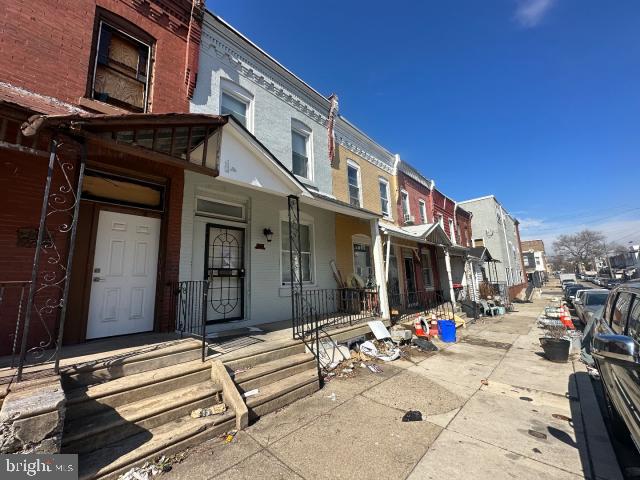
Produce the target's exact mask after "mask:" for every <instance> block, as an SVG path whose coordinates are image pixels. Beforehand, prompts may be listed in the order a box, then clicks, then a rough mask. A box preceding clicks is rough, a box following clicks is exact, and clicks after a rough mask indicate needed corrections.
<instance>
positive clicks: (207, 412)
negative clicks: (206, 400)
mask: <svg viewBox="0 0 640 480" xmlns="http://www.w3.org/2000/svg"><path fill="white" fill-rule="evenodd" d="M226 411H227V406H226V405H225V404H224V403H218V404H217V405H214V406H213V407H207V408H196V409H195V410H192V411H191V414H190V415H191V418H201V417H210V416H211V415H220V414H221V413H224V412H226Z"/></svg>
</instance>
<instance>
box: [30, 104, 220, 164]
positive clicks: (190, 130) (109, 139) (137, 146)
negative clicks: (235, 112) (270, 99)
mask: <svg viewBox="0 0 640 480" xmlns="http://www.w3.org/2000/svg"><path fill="white" fill-rule="evenodd" d="M227 121H228V118H227V117H224V116H220V115H207V114H195V113H128V114H117V115H104V114H88V115H85V114H78V113H75V114H72V115H32V116H31V117H29V119H28V120H27V121H26V122H24V123H23V124H22V126H21V128H20V129H21V131H22V134H23V135H24V136H25V137H32V136H36V135H37V134H38V133H39V132H40V131H41V130H42V129H47V128H48V129H51V130H54V131H60V132H63V133H65V134H67V135H70V136H76V137H81V138H84V139H86V140H87V141H89V142H90V143H92V144H95V145H98V146H101V147H104V148H107V149H111V150H114V151H118V152H121V153H125V154H129V155H132V156H138V157H142V158H149V159H151V160H154V161H159V162H162V163H166V164H170V165H173V166H177V167H179V168H183V169H185V170H194V171H198V172H200V173H204V174H206V175H210V176H217V175H218V159H217V154H218V151H219V146H220V133H221V128H222V127H223V126H224V125H225V124H226V123H227ZM211 152H213V154H212V155H210V153H211ZM212 157H213V158H212Z"/></svg>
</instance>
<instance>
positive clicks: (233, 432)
mask: <svg viewBox="0 0 640 480" xmlns="http://www.w3.org/2000/svg"><path fill="white" fill-rule="evenodd" d="M237 434H238V431H237V430H231V431H230V432H227V434H226V437H225V438H224V443H231V442H232V441H233V439H234V438H235V436H236V435H237Z"/></svg>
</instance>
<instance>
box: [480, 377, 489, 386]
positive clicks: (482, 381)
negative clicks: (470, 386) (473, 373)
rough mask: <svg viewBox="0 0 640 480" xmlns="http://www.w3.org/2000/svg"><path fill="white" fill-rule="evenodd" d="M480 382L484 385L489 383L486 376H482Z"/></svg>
mask: <svg viewBox="0 0 640 480" xmlns="http://www.w3.org/2000/svg"><path fill="white" fill-rule="evenodd" d="M480 383H481V384H482V385H484V386H487V385H489V380H487V379H486V378H483V379H482V380H480Z"/></svg>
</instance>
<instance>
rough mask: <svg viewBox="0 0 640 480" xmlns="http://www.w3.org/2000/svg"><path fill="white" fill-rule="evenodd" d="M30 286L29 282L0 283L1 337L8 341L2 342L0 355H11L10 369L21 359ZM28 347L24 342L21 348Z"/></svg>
mask: <svg viewBox="0 0 640 480" xmlns="http://www.w3.org/2000/svg"><path fill="white" fill-rule="evenodd" d="M30 286H31V282H0V325H2V332H3V337H4V338H7V340H8V341H7V342H6V343H4V342H3V345H2V347H1V351H0V355H6V354H9V355H11V362H10V367H11V368H13V367H15V366H16V362H17V361H18V359H19V358H21V357H23V355H22V354H21V346H22V344H23V342H22V336H23V334H24V319H25V312H26V305H27V296H28V294H29V287H30ZM29 347H30V345H29V343H28V342H25V343H24V346H23V348H25V349H28V348H29ZM25 356H26V353H25Z"/></svg>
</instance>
